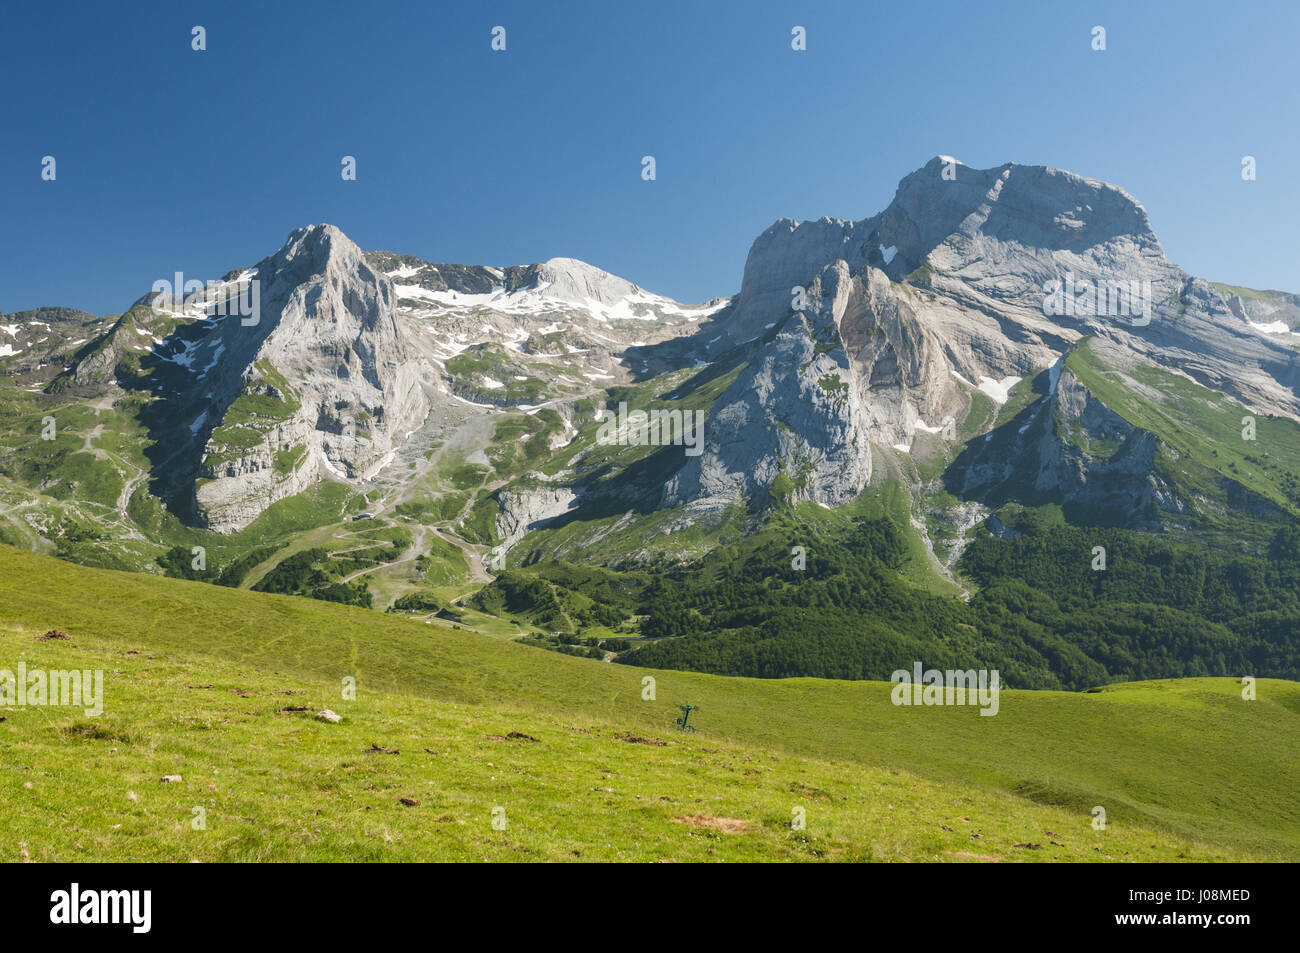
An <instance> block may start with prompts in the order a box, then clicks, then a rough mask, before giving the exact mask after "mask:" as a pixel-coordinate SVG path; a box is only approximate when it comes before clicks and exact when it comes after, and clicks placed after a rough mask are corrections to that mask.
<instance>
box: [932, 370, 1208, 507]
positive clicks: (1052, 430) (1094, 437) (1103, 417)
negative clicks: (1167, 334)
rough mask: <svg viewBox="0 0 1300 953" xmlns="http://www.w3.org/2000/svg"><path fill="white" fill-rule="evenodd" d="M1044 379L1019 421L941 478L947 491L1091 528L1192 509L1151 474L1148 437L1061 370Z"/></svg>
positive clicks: (1156, 444) (1157, 446) (1153, 442)
mask: <svg viewBox="0 0 1300 953" xmlns="http://www.w3.org/2000/svg"><path fill="white" fill-rule="evenodd" d="M1049 376H1050V384H1049V388H1048V392H1047V394H1046V395H1044V396H1043V397H1042V398H1040V399H1039V400H1038V401H1037V402H1036V403H1035V404H1033V405H1031V407H1030V408H1029V409H1027V410H1026V411H1025V412H1024V413H1023V414H1022V415H1021V417H1019V418H1017V419H1016V420H1015V421H1012V422H1010V423H1008V424H1006V425H1005V426H1004V427H1003V428H1001V429H1000V430H999V431H995V432H994V433H992V434H989V435H988V436H987V437H986V438H984V439H982V440H978V441H976V442H974V443H973V444H971V446H970V447H969V448H968V450H967V451H966V453H965V454H963V456H962V457H961V458H959V459H958V461H957V464H956V465H955V466H954V467H952V468H951V469H950V470H949V471H948V473H947V474H946V478H947V480H948V489H949V490H951V491H952V492H954V493H956V494H957V495H958V496H961V497H962V498H969V499H974V500H980V501H984V502H987V503H989V504H992V505H997V504H999V503H1002V502H1004V501H1006V500H1009V499H1015V500H1019V501H1021V502H1026V503H1044V502H1053V503H1060V504H1062V505H1064V506H1065V507H1066V508H1067V509H1069V510H1071V511H1072V512H1075V513H1079V514H1083V515H1086V517H1087V519H1088V520H1089V521H1090V522H1100V523H1109V524H1113V525H1125V526H1129V527H1134V528H1146V529H1156V528H1159V527H1160V525H1161V524H1162V521H1164V520H1165V519H1167V518H1169V517H1172V516H1176V515H1178V514H1183V513H1187V512H1189V511H1190V510H1191V508H1192V507H1191V506H1190V504H1189V501H1186V500H1183V499H1180V498H1179V497H1178V496H1177V494H1176V493H1175V492H1174V491H1173V490H1172V489H1171V488H1170V487H1168V486H1166V485H1165V484H1164V483H1163V481H1162V480H1161V479H1160V477H1159V475H1158V474H1157V472H1156V471H1157V468H1156V465H1155V464H1156V454H1157V452H1159V451H1160V450H1161V449H1162V445H1161V443H1160V441H1159V439H1158V438H1157V437H1156V436H1155V435H1154V434H1152V433H1150V432H1149V431H1146V430H1143V429H1141V428H1139V427H1136V426H1134V425H1133V424H1131V423H1130V422H1129V421H1127V420H1125V419H1124V418H1123V417H1121V416H1120V415H1119V414H1117V413H1115V412H1114V411H1113V410H1111V409H1110V408H1109V407H1107V406H1106V405H1105V404H1103V403H1102V402H1101V401H1100V400H1099V399H1098V398H1097V397H1096V395H1094V394H1093V393H1092V392H1091V391H1089V390H1088V388H1087V387H1086V386H1085V385H1084V384H1083V383H1082V382H1081V381H1079V379H1078V378H1076V377H1075V376H1074V375H1073V374H1071V373H1070V372H1069V371H1068V370H1066V369H1064V368H1063V367H1062V366H1061V365H1056V366H1054V367H1053V368H1052V369H1051V372H1050V375H1049ZM1163 449H1164V450H1165V452H1170V451H1169V448H1163Z"/></svg>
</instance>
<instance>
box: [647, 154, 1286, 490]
mask: <svg viewBox="0 0 1300 953" xmlns="http://www.w3.org/2000/svg"><path fill="white" fill-rule="evenodd" d="M1053 282H1055V283H1056V285H1053V284H1052V283H1053ZM1072 286H1074V287H1077V288H1079V289H1082V288H1084V287H1087V288H1090V289H1092V300H1091V302H1089V301H1088V298H1087V297H1086V296H1085V297H1079V298H1076V297H1075V294H1071V296H1070V297H1071V306H1070V307H1069V308H1066V309H1062V308H1061V307H1060V306H1059V305H1060V304H1062V303H1063V301H1064V298H1063V297H1060V298H1056V299H1052V298H1051V294H1050V291H1051V289H1053V288H1054V287H1061V288H1063V289H1064V288H1069V287H1072ZM1148 287H1149V289H1150V290H1149V293H1148V291H1147V289H1148ZM1115 288H1119V289H1121V292H1120V294H1121V295H1122V297H1120V298H1119V299H1118V300H1117V301H1115V300H1111V298H1113V297H1114V295H1115V292H1114V291H1113V290H1112V289H1115ZM1103 289H1105V290H1104V291H1103ZM803 292H807V293H810V294H812V295H813V296H814V297H815V298H816V299H817V301H818V304H817V305H816V307H815V309H813V310H810V311H805V312H800V313H797V314H794V315H793V316H791V315H792V301H796V302H797V301H798V299H799V295H800V294H801V293H803ZM1076 293H1077V294H1082V291H1079V292H1076ZM1106 295H1110V298H1108V297H1106ZM1294 307H1295V304H1294V301H1292V300H1291V297H1290V296H1286V295H1282V294H1280V293H1269V294H1267V295H1265V296H1259V295H1256V296H1254V297H1252V298H1251V300H1250V303H1249V306H1248V305H1247V302H1246V301H1245V300H1243V299H1242V298H1241V297H1240V296H1236V297H1235V298H1234V296H1233V295H1231V294H1225V293H1224V292H1223V291H1221V290H1219V289H1216V288H1215V287H1214V286H1211V285H1209V284H1208V283H1206V282H1204V281H1201V280H1199V279H1195V278H1192V277H1191V276H1189V275H1187V274H1186V273H1185V272H1183V271H1182V270H1181V269H1179V268H1178V267H1177V266H1176V265H1174V264H1173V263H1171V262H1170V261H1169V260H1168V259H1167V258H1165V256H1164V252H1163V250H1162V249H1161V247H1160V243H1159V241H1158V240H1157V239H1156V236H1155V234H1154V232H1153V231H1152V229H1151V226H1150V222H1149V220H1148V217H1147V214H1146V211H1145V210H1144V209H1143V208H1142V206H1141V205H1140V204H1139V203H1138V202H1137V201H1136V200H1135V199H1133V197H1132V196H1130V195H1128V193H1126V192H1124V191H1123V190H1122V189H1119V188H1116V187H1115V186H1112V185H1109V184H1106V183H1103V182H1098V181H1095V180H1092V179H1086V178H1083V177H1081V176H1077V175H1073V174H1071V173H1068V172H1062V171H1060V170H1056V169H1050V168H1045V167H1041V166H1022V165H1017V164H1014V163H1008V164H1006V165H1003V166H999V167H997V168H994V169H985V170H978V169H970V168H968V167H967V166H964V165H962V164H961V163H958V162H956V161H955V160H950V159H947V158H946V157H937V158H935V159H933V160H932V161H931V162H929V163H928V164H927V165H926V166H924V167H923V168H921V169H919V170H917V171H916V172H914V173H912V174H911V175H909V176H907V177H906V178H904V179H903V180H902V182H900V184H899V187H898V191H897V193H896V195H895V197H894V200H893V202H891V204H890V205H889V207H888V208H887V209H885V210H884V211H883V212H881V213H880V214H878V215H876V216H873V217H871V218H867V219H862V220H860V221H846V220H840V219H830V218H823V219H820V220H818V221H815V222H804V223H803V224H796V223H795V222H793V221H791V220H789V219H782V220H780V221H778V222H777V223H775V224H774V225H773V226H772V227H771V228H769V229H768V230H767V231H765V232H764V233H763V234H762V235H760V236H759V237H758V239H756V240H755V242H754V245H753V247H752V248H751V250H750V253H749V257H748V259H747V261H746V264H745V273H744V279H743V281H742V285H741V291H740V294H739V295H738V296H737V297H736V299H735V302H734V305H733V307H732V308H731V310H730V314H729V317H728V319H727V322H726V325H725V327H724V329H723V332H724V333H725V334H726V335H727V336H728V339H729V341H730V342H731V344H733V345H738V344H741V343H744V342H752V341H758V343H757V344H756V345H754V344H751V345H750V347H752V348H756V350H757V353H756V356H755V357H754V358H753V359H752V360H751V361H750V364H749V365H748V367H747V368H746V370H745V371H744V372H743V373H742V374H741V376H740V377H739V378H738V379H737V381H736V382H735V383H734V385H733V386H732V387H731V388H730V389H729V390H728V391H727V392H726V393H725V394H724V395H723V396H722V398H721V399H720V400H719V401H718V403H717V405H716V406H715V408H714V413H713V416H712V418H711V420H710V422H709V425H708V428H707V434H708V449H707V450H706V453H705V454H704V456H703V457H701V458H699V459H698V460H695V461H688V463H687V465H686V467H685V468H684V469H683V470H682V471H681V473H680V474H679V475H678V477H677V478H676V480H675V481H674V482H673V483H672V484H671V485H670V486H669V488H668V492H667V493H666V495H665V499H666V500H668V501H671V502H677V503H680V502H684V501H687V500H692V499H699V498H712V497H718V498H726V497H729V496H730V497H734V496H736V495H742V496H747V497H748V496H753V495H755V494H757V495H758V496H759V497H760V498H761V497H762V495H763V493H764V491H765V488H766V487H767V486H769V485H770V484H771V481H772V480H773V479H774V478H775V476H776V474H777V473H779V472H782V471H783V470H784V471H786V472H787V473H789V474H790V475H792V476H793V475H794V474H795V473H801V474H803V475H804V477H805V479H803V480H796V486H797V487H798V489H797V491H796V496H797V497H798V496H802V497H804V498H809V499H814V500H817V501H819V502H823V503H828V504H833V503H835V502H840V501H842V500H843V499H845V498H847V497H851V496H852V495H853V494H854V493H856V492H857V491H858V490H860V489H861V487H862V485H863V484H864V483H865V482H866V480H867V479H869V477H870V474H871V463H870V454H869V452H867V451H866V449H865V447H866V442H867V441H868V440H870V441H872V442H875V443H877V444H880V445H882V446H889V447H893V448H895V449H898V450H907V449H909V448H910V446H911V444H912V441H913V436H914V433H915V432H916V431H917V430H923V431H926V432H930V433H933V432H935V431H938V430H941V429H944V428H945V425H946V424H950V423H952V422H958V423H959V422H961V421H962V420H963V419H964V418H965V416H966V414H967V413H968V411H969V410H970V408H971V407H972V405H973V400H974V398H975V392H976V390H981V391H983V392H984V393H985V394H987V395H989V396H990V397H992V398H993V400H994V401H996V402H999V403H1000V402H1002V401H1004V400H1005V399H1006V388H1007V386H1008V385H1009V384H1011V383H1014V382H1015V381H1017V380H1019V379H1021V378H1025V377H1029V376H1031V375H1033V374H1034V373H1035V372H1037V371H1040V370H1042V369H1043V368H1046V367H1048V366H1050V365H1052V364H1054V363H1055V362H1056V361H1058V360H1059V359H1060V357H1061V355H1063V354H1064V353H1066V352H1067V351H1068V350H1070V349H1071V348H1072V347H1073V346H1074V345H1075V344H1076V343H1077V342H1078V341H1079V340H1080V339H1081V338H1082V337H1084V336H1087V335H1095V336H1098V337H1102V338H1105V339H1107V340H1109V341H1111V342H1113V343H1114V344H1115V345H1117V346H1120V347H1122V348H1123V349H1125V350H1126V351H1127V352H1128V353H1130V354H1137V355H1141V356H1142V357H1144V358H1146V359H1148V360H1151V361H1153V362H1155V363H1157V364H1162V365H1165V366H1168V367H1173V368H1176V369H1177V370H1179V371H1180V372H1181V373H1185V374H1188V375H1189V376H1191V377H1193V378H1194V379H1196V380H1197V381H1199V382H1201V383H1204V384H1207V385H1208V386H1211V387H1214V388H1216V389H1218V390H1221V391H1224V392H1226V393H1228V394H1231V395H1233V396H1234V397H1236V398H1237V399H1239V400H1241V401H1242V402H1243V403H1245V404H1246V405H1247V406H1248V407H1250V408H1252V409H1254V410H1257V411H1260V412H1265V413H1283V414H1287V415H1289V416H1293V417H1294V416H1300V399H1298V395H1300V361H1298V360H1297V355H1296V352H1295V351H1294V350H1293V349H1291V348H1290V347H1288V346H1287V343H1289V341H1290V339H1291V335H1290V331H1289V324H1290V322H1291V321H1292V318H1293V314H1292V311H1293V309H1294ZM1262 318H1267V319H1268V320H1269V321H1270V322H1273V323H1270V324H1269V325H1267V326H1266V327H1265V328H1263V329H1261V328H1260V327H1259V325H1260V324H1261V319H1262ZM774 328H776V329H777V330H775V331H774V330H773V329H774ZM1283 330H1285V331H1286V335H1285V340H1279V339H1277V336H1278V335H1279V334H1281V332H1282V331H1283ZM829 373H837V374H839V375H840V377H841V379H842V380H843V381H844V382H845V383H846V384H848V385H849V393H848V394H847V395H846V396H845V398H844V399H837V400H832V399H830V397H829V395H828V394H827V393H826V391H825V390H824V388H822V387H819V386H818V383H817V382H818V381H820V380H823V379H825V377H826V375H827V374H829ZM1068 393H1069V388H1068V387H1067V388H1066V389H1065V390H1063V391H1062V392H1061V393H1060V395H1058V396H1059V397H1060V399H1062V400H1063V399H1065V397H1066V395H1067V394H1068ZM1094 403H1095V402H1094ZM1096 406H1100V405H1099V404H1097V405H1096ZM1066 410H1067V411H1068V410H1069V408H1066ZM1091 413H1092V414H1095V413H1097V411H1095V410H1094V411H1092V412H1091ZM1067 416H1068V414H1067ZM1089 419H1091V418H1089ZM859 442H861V446H860V447H859V446H858V445H857V444H858V443H859ZM1139 443H1140V441H1139ZM1131 451H1132V454H1133V455H1132V456H1131V457H1130V456H1123V457H1121V458H1117V459H1116V460H1114V461H1110V462H1108V463H1107V464H1105V465H1102V464H1100V463H1098V462H1096V461H1093V462H1092V463H1090V464H1089V465H1088V467H1086V468H1084V470H1081V469H1080V464H1079V461H1077V460H1068V459H1061V460H1054V461H1053V460H1047V459H1045V458H1044V459H1042V460H1040V461H1038V464H1037V465H1036V466H1035V468H1034V472H1035V473H1037V474H1038V475H1039V476H1038V482H1039V483H1041V482H1042V481H1047V482H1049V483H1051V484H1052V485H1053V486H1056V487H1058V489H1060V491H1061V492H1062V493H1065V494H1067V495H1072V496H1079V497H1080V498H1084V497H1086V498H1088V500H1089V501H1090V502H1093V503H1097V504H1098V505H1100V503H1101V498H1102V495H1103V494H1102V491H1101V490H1100V489H1099V488H1101V487H1104V486H1106V485H1109V484H1111V483H1115V484H1116V485H1118V484H1121V483H1124V482H1125V480H1127V478H1128V475H1131V474H1130V472H1129V471H1130V470H1131V471H1132V474H1136V473H1137V472H1138V471H1140V470H1141V469H1142V467H1144V466H1146V467H1147V472H1149V467H1150V463H1151V451H1152V448H1151V447H1149V446H1145V445H1143V446H1138V445H1137V444H1135V445H1134V446H1133V447H1132V448H1131ZM1044 452H1045V453H1046V452H1047V451H1046V450H1044ZM1053 452H1057V451H1053ZM1067 456H1068V453H1067ZM791 468H793V469H791ZM1085 470H1086V472H1085ZM1143 479H1145V477H1143ZM1139 482H1141V481H1139ZM1084 483H1087V484H1088V489H1087V490H1086V491H1085V490H1084V488H1083V484H1084ZM1040 489H1042V488H1041V487H1040ZM1130 490H1133V491H1134V492H1136V493H1137V496H1138V498H1137V499H1130V500H1129V503H1128V505H1133V506H1137V507H1139V508H1140V507H1141V506H1144V505H1145V504H1146V503H1149V502H1150V500H1151V488H1150V487H1149V486H1146V485H1145V484H1143V485H1142V486H1129V487H1128V488H1127V489H1126V490H1124V491H1123V492H1129V491H1130Z"/></svg>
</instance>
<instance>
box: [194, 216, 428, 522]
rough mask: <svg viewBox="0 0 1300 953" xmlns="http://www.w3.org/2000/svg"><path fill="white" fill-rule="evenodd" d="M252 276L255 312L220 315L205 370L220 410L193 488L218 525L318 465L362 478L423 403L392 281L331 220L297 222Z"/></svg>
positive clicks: (287, 489) (300, 481)
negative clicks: (245, 317) (243, 316)
mask: <svg viewBox="0 0 1300 953" xmlns="http://www.w3.org/2000/svg"><path fill="white" fill-rule="evenodd" d="M257 276H258V279H259V280H260V281H261V315H260V319H259V320H258V322H257V323H256V324H255V325H251V326H245V324H244V323H243V321H241V320H240V319H238V318H231V319H226V320H224V321H223V322H222V323H221V326H220V329H219V331H218V333H219V334H220V339H219V344H217V345H216V347H217V348H221V345H224V349H222V350H221V351H220V353H221V354H222V357H223V360H221V361H220V362H219V363H218V364H217V365H216V366H215V367H214V371H215V373H214V374H213V375H212V376H211V377H210V378H209V379H208V386H209V387H210V388H211V392H212V393H213V395H214V404H215V405H216V406H218V407H222V408H223V415H222V419H221V424H220V426H217V427H215V428H214V429H213V430H212V432H211V434H210V436H209V437H208V440H207V445H206V447H205V454H204V461H203V468H204V472H203V478H202V479H201V480H200V481H199V482H198V484H197V485H196V490H195V498H196V502H197V508H198V512H199V515H200V518H201V519H202V521H203V522H204V523H205V524H206V525H207V526H209V527H211V528H212V529H215V530H218V531H220V532H230V531H234V530H237V529H240V528H242V527H243V526H246V525H247V524H248V523H250V522H251V521H252V520H253V519H255V518H256V517H257V516H258V515H259V514H260V513H261V512H262V511H263V510H264V509H265V508H266V507H267V506H268V505H270V504H271V503H272V502H274V501H275V500H277V499H281V498H283V497H286V496H291V495H293V494H294V493H298V492H300V491H301V490H302V489H304V488H306V487H307V486H309V485H311V484H312V483H314V482H315V481H316V480H317V479H319V478H320V477H322V476H325V475H329V476H331V477H334V478H337V479H346V480H351V481H357V480H362V479H366V478H368V477H370V476H371V475H373V474H374V473H375V472H376V471H377V470H379V469H380V468H381V467H383V466H384V465H385V463H387V462H388V461H389V460H390V459H391V455H392V453H393V452H394V450H395V449H396V447H397V446H398V445H399V444H400V443H401V441H402V440H403V439H404V438H405V436H406V435H407V434H408V433H409V432H411V431H413V430H415V429H416V428H418V427H419V426H420V424H421V423H422V422H423V420H424V418H425V416H426V414H427V413H428V411H429V400H428V397H427V395H426V393H425V389H424V383H425V381H426V380H427V378H428V376H429V374H428V368H427V366H425V365H423V363H422V361H421V360H420V359H419V355H418V353H417V351H416V349H415V348H414V347H413V346H412V343H411V342H410V340H409V339H408V336H407V334H406V333H405V332H404V330H403V328H402V327H401V326H400V325H399V323H398V322H397V321H396V320H395V318H394V308H393V303H394V297H393V288H392V283H391V282H390V281H389V279H388V278H387V277H385V276H384V275H382V274H379V273H377V272H375V271H374V270H373V269H372V268H371V267H370V266H369V265H368V264H367V263H366V261H365V258H364V256H363V254H362V252H361V250H360V249H359V248H357V246H356V245H354V244H353V243H352V242H351V241H350V240H349V239H348V238H347V237H346V236H345V235H344V234H343V233H342V232H340V231H339V230H338V229H337V228H334V227H333V226H330V225H319V226H312V227H309V228H302V229H298V230H297V231H295V232H294V233H293V234H292V235H290V236H289V240H288V242H287V243H286V245H285V246H284V247H283V248H282V249H281V250H280V251H279V252H277V253H276V254H275V255H273V256H271V257H270V258H268V259H266V260H264V261H263V262H261V263H260V264H259V265H258V267H257Z"/></svg>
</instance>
